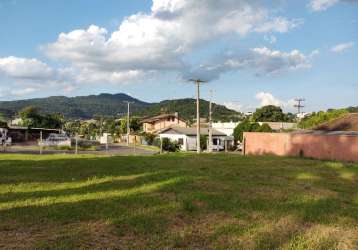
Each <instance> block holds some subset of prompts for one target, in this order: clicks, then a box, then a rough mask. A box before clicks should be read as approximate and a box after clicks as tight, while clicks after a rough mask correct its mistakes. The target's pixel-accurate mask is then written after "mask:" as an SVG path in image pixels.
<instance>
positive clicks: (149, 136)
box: [143, 133, 160, 146]
mask: <svg viewBox="0 0 358 250" xmlns="http://www.w3.org/2000/svg"><path fill="white" fill-rule="evenodd" d="M143 137H144V140H145V141H146V142H147V143H148V145H150V146H152V145H154V140H155V137H156V136H155V135H154V134H150V133H143ZM159 146H160V145H159Z"/></svg>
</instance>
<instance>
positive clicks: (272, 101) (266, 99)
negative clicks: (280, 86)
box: [255, 92, 283, 107]
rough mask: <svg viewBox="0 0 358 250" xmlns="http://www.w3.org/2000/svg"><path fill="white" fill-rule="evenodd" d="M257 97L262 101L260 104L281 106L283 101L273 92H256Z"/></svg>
mask: <svg viewBox="0 0 358 250" xmlns="http://www.w3.org/2000/svg"><path fill="white" fill-rule="evenodd" d="M255 97H256V99H257V100H259V101H260V106H261V107H263V106H268V105H274V106H279V107H281V106H282V105H283V102H282V101H281V100H279V99H276V98H275V97H274V96H273V95H272V94H271V93H266V92H260V93H257V94H256V96H255Z"/></svg>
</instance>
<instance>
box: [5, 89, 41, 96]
mask: <svg viewBox="0 0 358 250" xmlns="http://www.w3.org/2000/svg"><path fill="white" fill-rule="evenodd" d="M35 91H36V89H35V88H30V87H29V88H23V89H17V90H12V91H10V94H11V95H14V96H18V97H22V96H26V95H29V94H32V93H34V92H35Z"/></svg>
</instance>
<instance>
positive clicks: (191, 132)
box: [158, 127, 226, 136]
mask: <svg viewBox="0 0 358 250" xmlns="http://www.w3.org/2000/svg"><path fill="white" fill-rule="evenodd" d="M169 131H172V132H174V133H176V134H183V135H196V128H182V127H170V128H166V129H163V130H162V131H160V132H159V133H158V134H164V133H168V132H169ZM200 134H202V135H209V129H208V128H201V129H200ZM213 136H226V134H224V133H221V132H220V131H218V130H216V129H213Z"/></svg>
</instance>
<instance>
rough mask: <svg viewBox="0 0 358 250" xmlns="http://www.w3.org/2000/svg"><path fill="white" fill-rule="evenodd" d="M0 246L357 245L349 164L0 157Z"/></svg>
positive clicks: (355, 173)
mask: <svg viewBox="0 0 358 250" xmlns="http://www.w3.org/2000/svg"><path fill="white" fill-rule="evenodd" d="M0 239H1V240H0V249H2V248H5V249H6V248H10V249H21V248H23V249H29V248H31V249H78V248H81V249H118V248H121V249H173V248H174V249H175V248H177V249H358V242H357V240H358V165H357V164H345V163H338V162H324V161H315V160H304V159H295V158H277V157H241V156H236V155H229V156H227V155H213V156H209V155H203V156H196V155H183V154H174V155H166V156H150V157H105V156H102V157H99V156H91V155H86V156H81V155H79V156H66V155H58V156H46V155H44V156H29V155H28V156H26V155H0Z"/></svg>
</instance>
